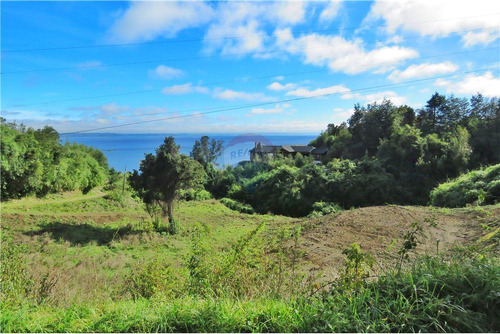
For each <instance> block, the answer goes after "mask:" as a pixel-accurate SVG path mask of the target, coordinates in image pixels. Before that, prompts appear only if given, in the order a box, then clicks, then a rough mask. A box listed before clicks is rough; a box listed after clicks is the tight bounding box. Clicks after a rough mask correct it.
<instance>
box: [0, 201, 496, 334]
mask: <svg viewBox="0 0 500 334" xmlns="http://www.w3.org/2000/svg"><path fill="white" fill-rule="evenodd" d="M435 210H441V209H435ZM446 210H451V209H446ZM481 210H484V209H481ZM176 217H177V219H178V221H179V224H180V232H179V233H178V234H177V235H175V236H170V235H168V234H167V233H164V232H158V231H154V230H152V225H151V223H150V221H149V220H148V218H147V215H146V214H145V212H144V211H143V209H142V206H141V204H140V203H139V202H137V201H134V200H133V199H132V198H130V197H128V198H127V199H126V200H125V201H124V202H121V203H118V202H116V201H113V200H112V199H110V198H107V197H106V194H104V193H102V192H97V193H91V194H87V195H81V194H69V195H68V196H67V197H64V196H63V195H57V196H56V197H54V198H47V199H23V200H19V201H13V202H9V203H4V204H2V225H1V232H2V233H1V237H2V249H1V255H2V266H1V271H2V275H1V287H2V291H1V292H2V298H1V315H0V325H1V331H2V332H158V331H161V332H330V331H337V332H400V331H403V332H412V331H424V332H425V331H426V332H449V331H453V332H489V331H496V332H498V331H500V323H499V320H498V317H497V316H496V315H497V314H498V313H499V305H500V301H499V300H500V283H499V280H500V265H499V261H498V258H497V256H496V255H495V254H494V253H485V254H479V255H478V253H477V252H469V253H467V254H465V255H464V254H462V253H455V254H454V255H453V257H451V258H444V257H436V258H424V259H422V260H420V261H418V262H416V263H415V265H414V266H409V267H408V268H407V270H406V271H403V272H402V273H401V274H397V273H396V271H395V270H394V271H392V270H391V269H387V268H386V270H387V271H388V273H386V274H384V275H382V276H380V277H377V278H376V279H375V280H371V281H370V282H365V281H363V282H362V283H361V284H358V283H359V282H357V283H356V285H355V287H354V285H351V284H350V283H349V281H345V280H344V281H337V282H336V283H334V284H331V285H327V286H326V287H325V288H324V289H319V291H318V289H317V286H315V284H314V282H313V281H311V282H308V281H300V282H299V280H297V281H294V279H295V278H300V275H297V274H296V273H295V271H294V270H295V269H296V268H297V261H298V259H299V258H298V257H297V256H298V254H299V252H294V251H292V252H290V250H293V249H292V248H290V247H291V246H292V244H293V242H292V243H291V241H293V235H294V232H293V231H295V230H294V229H295V228H296V227H297V225H302V226H304V227H306V228H314V226H308V225H307V220H304V221H302V220H297V219H292V218H289V217H281V216H271V215H250V214H242V213H239V212H236V211H233V210H230V209H228V208H227V207H226V206H224V205H222V204H221V203H220V202H217V201H214V200H208V201H199V202H197V201H192V202H180V203H179V204H178V206H177V207H176ZM261 223H265V224H264V225H261ZM303 223H304V224H303ZM495 224H496V225H492V226H489V225H488V226H486V227H487V228H489V229H490V230H491V231H490V230H488V231H490V232H489V234H487V235H486V236H485V237H484V238H486V237H487V240H486V239H485V240H486V241H484V243H487V244H491V245H492V246H494V245H495V244H497V245H498V235H497V234H496V233H495V231H497V229H498V226H497V222H496V223H495ZM259 226H263V227H262V229H260V227H259ZM287 228H288V229H289V232H290V231H292V232H293V233H291V234H287V235H284V234H283V235H282V236H281V237H280V233H282V232H283V231H284V230H283V229H287ZM257 230H259V231H260V232H258V233H257V232H255V231H257ZM200 231H202V233H201V232H200ZM197 234H200V239H196V238H195V236H196V235H197ZM285 234H286V233H285ZM252 235H253V237H252V238H250V237H249V236H252ZM484 238H483V239H484ZM203 244H204V245H205V246H207V247H205V246H203ZM492 249H494V250H498V248H495V247H492ZM287 261H288V262H287ZM228 264H229V267H228ZM290 270H291V271H290ZM225 271H226V272H227V271H229V272H230V273H229V274H227V275H224V274H223V272H225ZM294 277H295V278H294ZM221 282H222V283H221ZM290 282H292V284H290ZM294 283H297V284H294ZM299 283H300V284H299ZM299 285H300V288H298V287H299ZM314 291H316V292H315V293H313V292H314ZM139 292H140V293H139ZM138 293H139V294H138Z"/></svg>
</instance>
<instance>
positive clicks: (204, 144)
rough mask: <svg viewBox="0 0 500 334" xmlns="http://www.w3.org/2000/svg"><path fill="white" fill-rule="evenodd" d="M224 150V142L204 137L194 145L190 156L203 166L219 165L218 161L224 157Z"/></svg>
mask: <svg viewBox="0 0 500 334" xmlns="http://www.w3.org/2000/svg"><path fill="white" fill-rule="evenodd" d="M223 148H224V141H222V140H215V139H212V140H210V138H209V137H208V136H203V137H201V138H200V140H197V141H196V142H195V143H194V146H193V150H192V151H191V154H190V156H191V158H193V159H194V160H196V161H198V162H199V163H200V164H202V165H203V166H206V165H208V164H214V165H217V162H216V161H217V159H218V158H219V157H220V156H221V155H222V150H223Z"/></svg>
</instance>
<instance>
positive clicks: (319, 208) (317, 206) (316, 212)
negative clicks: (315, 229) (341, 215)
mask: <svg viewBox="0 0 500 334" xmlns="http://www.w3.org/2000/svg"><path fill="white" fill-rule="evenodd" d="M312 208H313V211H312V212H311V213H310V214H309V215H308V216H307V217H308V218H314V217H321V216H324V215H330V214H333V213H338V212H340V211H342V208H341V207H340V206H339V205H338V204H337V203H332V202H316V203H314V204H313V206H312Z"/></svg>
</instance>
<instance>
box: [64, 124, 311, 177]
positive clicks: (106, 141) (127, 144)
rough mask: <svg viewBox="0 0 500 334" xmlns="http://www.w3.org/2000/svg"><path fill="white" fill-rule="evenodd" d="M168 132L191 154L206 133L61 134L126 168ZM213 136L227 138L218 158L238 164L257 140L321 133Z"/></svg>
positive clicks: (296, 139) (297, 139) (300, 140)
mask: <svg viewBox="0 0 500 334" xmlns="http://www.w3.org/2000/svg"><path fill="white" fill-rule="evenodd" d="M166 136H173V137H174V138H175V141H176V143H177V144H178V145H180V147H181V149H180V150H181V153H184V154H187V155H189V152H191V149H192V148H193V145H194V142H195V141H196V140H199V139H200V137H201V136H203V134H116V133H79V134H72V135H61V140H62V142H63V143H64V142H65V141H69V142H76V143H79V144H85V145H87V146H93V147H96V148H98V149H100V150H102V151H103V152H104V154H106V156H107V158H108V162H109V165H110V166H111V167H114V168H115V169H117V170H120V171H123V170H124V168H127V170H132V169H138V168H139V162H140V161H141V160H142V159H143V158H144V154H145V153H154V151H155V149H156V148H157V147H158V146H160V145H161V144H162V143H163V139H164V138H165V137H166ZM208 136H209V137H210V139H216V140H223V141H224V152H223V154H222V156H221V157H220V158H219V160H218V161H217V162H218V163H219V165H220V166H222V165H235V164H237V163H238V162H240V161H243V160H250V154H249V150H250V149H252V148H253V147H254V146H255V142H262V143H263V144H264V145H285V144H290V145H297V144H305V145H307V144H308V143H309V142H310V141H311V140H312V139H314V138H316V137H317V136H318V134H242V135H238V134H212V135H211V134H208Z"/></svg>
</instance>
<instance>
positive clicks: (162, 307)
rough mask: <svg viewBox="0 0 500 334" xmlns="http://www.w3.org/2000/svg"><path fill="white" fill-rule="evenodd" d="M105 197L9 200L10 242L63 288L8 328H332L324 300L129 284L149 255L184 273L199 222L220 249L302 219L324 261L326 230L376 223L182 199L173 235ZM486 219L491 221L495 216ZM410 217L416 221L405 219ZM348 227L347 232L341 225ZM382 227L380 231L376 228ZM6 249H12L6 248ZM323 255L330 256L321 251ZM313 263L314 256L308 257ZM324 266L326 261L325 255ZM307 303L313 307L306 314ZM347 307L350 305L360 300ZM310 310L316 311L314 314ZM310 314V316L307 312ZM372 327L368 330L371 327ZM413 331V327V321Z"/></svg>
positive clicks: (9, 321)
mask: <svg viewBox="0 0 500 334" xmlns="http://www.w3.org/2000/svg"><path fill="white" fill-rule="evenodd" d="M104 195H105V194H104V193H102V192H100V191H96V192H94V193H90V194H87V195H81V194H78V193H71V194H64V195H54V196H52V197H50V198H47V199H33V198H28V199H23V200H18V201H13V202H10V203H2V226H1V228H2V240H3V241H4V242H5V240H9V241H8V242H12V243H15V244H23V245H26V246H25V247H26V249H25V253H26V254H27V256H26V258H25V259H26V261H27V262H28V265H29V267H30V268H31V270H32V274H33V275H34V276H37V275H38V276H40V277H41V276H43V275H44V274H46V273H48V272H50V275H51V277H55V278H56V279H55V282H56V283H55V285H54V287H53V288H51V289H50V293H49V294H48V295H47V297H46V299H45V300H44V302H43V303H42V304H41V305H40V306H36V307H35V308H33V307H34V306H33V304H32V303H26V304H24V305H23V306H21V307H19V308H18V307H15V308H7V309H5V308H4V310H3V312H2V325H3V326H5V327H4V328H3V329H2V331H115V332H116V331H156V330H163V331H166V330H173V331H186V330H191V331H250V330H252V331H269V330H273V331H313V330H323V331H324V330H331V328H330V327H328V326H329V325H328V324H325V323H322V326H325V327H321V328H317V329H314V328H313V327H310V326H313V325H314V326H315V325H316V324H317V322H318V321H319V320H318V319H317V318H315V317H314V314H315V313H317V312H318V310H317V309H314V307H318V308H320V309H322V308H323V307H324V306H322V305H316V306H307V305H305V306H304V305H299V304H294V303H291V302H287V301H283V300H248V301H245V300H242V301H236V300H226V299H223V300H211V299H208V300H199V299H196V298H194V299H193V298H187V299H186V298H183V299H180V300H174V301H162V300H155V299H152V300H140V301H136V302H134V301H132V300H130V297H129V296H128V297H127V294H126V291H124V288H123V286H124V282H125V279H126V276H127V274H128V273H130V270H131V267H132V266H133V265H134V264H136V263H138V262H140V261H142V260H144V259H152V258H158V259H159V260H160V261H162V262H163V263H167V264H170V265H171V266H172V267H173V268H175V270H185V265H184V259H185V255H186V254H187V251H188V248H189V243H190V241H191V235H192V233H191V232H192V229H193V226H194V225H195V224H196V223H200V224H202V225H204V226H206V229H207V230H208V231H209V233H208V236H207V238H209V243H210V244H211V245H214V246H216V247H217V248H219V249H221V248H224V247H225V246H227V245H228V244H229V243H231V242H232V241H234V240H236V239H237V238H238V237H240V236H242V235H243V234H245V233H247V232H249V231H251V230H253V229H254V228H255V227H257V226H258V225H259V224H260V223H261V222H263V221H264V222H266V228H267V229H268V230H270V229H274V228H276V227H277V226H283V225H288V224H294V223H295V224H296V223H301V224H303V225H304V226H306V228H307V229H306V230H305V233H304V237H303V242H302V246H304V244H305V246H304V247H305V248H304V250H305V251H306V252H308V253H309V254H310V256H312V255H315V254H316V253H315V252H314V251H313V250H315V249H319V250H320V251H322V252H323V254H325V256H324V257H325V258H328V256H329V255H328V254H327V252H326V251H327V250H325V248H324V247H325V245H327V246H329V247H331V248H330V249H332V252H333V250H334V252H333V253H335V254H336V253H340V249H337V248H338V247H337V246H338V245H337V246H334V244H332V243H331V241H329V239H328V238H326V239H322V240H320V241H321V242H320V243H317V240H319V238H325V235H328V234H325V232H327V233H332V232H335V229H340V232H342V231H344V232H343V233H345V234H349V233H351V234H353V233H355V232H353V231H350V228H352V227H353V226H349V224H350V223H349V222H350V221H351V220H352V221H353V222H354V223H357V224H370V220H369V218H370V217H365V216H366V212H370V208H365V209H361V210H354V211H349V212H345V213H343V214H341V215H338V216H329V217H324V218H320V219H316V220H297V219H292V218H288V217H280V216H270V215H247V214H241V213H238V212H235V211H232V210H230V209H228V208H226V207H225V206H223V205H222V204H220V203H219V202H217V201H213V200H210V201H203V202H181V203H180V204H179V205H178V206H177V208H176V216H177V218H178V220H179V222H180V226H181V231H180V233H179V234H178V235H176V236H174V237H172V236H168V235H165V234H161V233H156V232H152V231H150V229H149V226H148V225H149V224H148V223H147V215H146V214H145V213H144V211H143V210H142V207H141V205H140V204H139V203H137V202H134V201H133V200H131V199H129V200H127V201H126V203H125V206H121V205H119V204H118V203H115V202H113V201H110V200H108V199H106V198H105V197H104ZM387 208H388V209H387V210H385V209H377V210H382V212H381V216H384V217H386V219H395V220H398V219H399V218H398V217H399V216H400V215H401V214H400V212H401V211H408V210H409V212H410V214H409V215H410V217H417V216H415V215H417V214H418V211H426V210H427V211H429V212H430V213H429V212H428V213H429V214H430V215H431V216H432V217H436V215H437V218H436V219H438V220H439V219H440V218H442V217H445V216H454V215H455V216H456V215H459V216H460V215H461V214H460V212H462V211H464V210H463V209H457V210H455V209H452V210H444V211H443V210H436V209H425V208H418V209H416V208H415V209H413V208H400V207H392V208H391V207H387ZM377 210H375V211H376V212H377ZM384 210H385V211H384ZM387 211H395V214H394V215H393V216H390V217H389V216H388V214H387ZM476 211H477V212H476ZM465 212H468V214H466V215H464V219H466V220H469V221H470V222H473V221H474V220H476V222H477V225H481V224H484V218H488V217H491V216H492V215H493V221H495V220H496V222H497V223H498V216H497V215H498V206H496V207H490V208H487V210H482V209H481V210H475V209H471V210H465ZM471 212H472V214H470V213H471ZM358 215H361V218H363V219H360V217H358ZM475 217H476V218H477V217H478V218H480V219H476V218H475ZM373 218H377V217H376V216H374V217H372V219H373ZM487 221H488V222H491V219H489V220H487ZM404 223H405V225H407V224H408V222H407V221H406V220H405V222H404ZM396 224H397V222H396ZM327 226H328V228H327ZM495 226H496V225H495ZM343 227H346V228H344V229H343V230H342V228H343ZM374 228H375V229H376V226H374ZM332 229H333V230H332ZM458 231H459V230H456V231H455V230H454V231H453V232H454V233H456V232H458ZM475 231H478V230H477V229H476V230H475ZM484 231H485V232H484V233H482V234H486V233H488V232H491V230H490V231H487V230H486V229H485V230H484ZM337 232H339V231H337ZM336 236H338V235H337V234H333V236H332V238H333V240H335V239H338V238H336ZM359 236H360V237H361V235H359ZM367 236H368V237H369V234H366V235H364V237H367ZM474 236H475V237H479V234H477V233H476V232H474ZM388 240H389V239H388ZM4 244H5V243H4ZM362 246H363V245H362ZM383 247H385V246H383ZM2 251H5V250H4V249H3V248H2ZM318 254H319V255H320V256H322V255H321V253H318ZM374 255H377V254H374ZM307 262H309V261H306V262H305V263H307ZM315 264H320V265H321V261H319V262H317V263H315ZM305 267H307V265H306V266H305ZM317 269H318V268H315V270H317ZM319 269H325V268H319ZM497 269H498V267H497ZM424 276H425V275H424ZM391 286H392V285H391ZM398 289H399V288H398ZM391 293H392V292H391ZM370 298H371V297H370ZM75 305H80V306H75ZM304 307H305V308H309V307H311V308H312V309H307V310H306V309H304ZM346 307H347V308H348V309H349V308H350V307H352V305H351V306H349V305H347V306H346ZM370 307H371V306H370ZM381 307H382V306H381ZM391 307H393V306H391ZM401 307H402V306H401ZM352 311H353V312H358V311H355V310H352ZM297 312H299V313H297ZM301 312H304V315H303V316H302V315H300V314H301ZM307 312H310V314H309V315H307V314H306V313H307ZM332 312H333V313H332V314H331V315H329V316H330V317H332V319H330V320H328V321H330V322H331V323H332V324H333V323H334V322H336V321H338V324H337V325H339V326H341V325H342V324H343V325H342V326H344V325H346V326H344V327H336V330H339V331H341V330H344V331H345V330H348V331H359V330H364V329H363V328H364V327H362V326H364V325H363V321H366V320H363V321H361V322H360V323H359V326H361V327H349V326H347V324H348V323H349V321H350V320H349V319H347V318H346V316H344V317H343V318H342V317H341V316H340V313H338V312H340V311H332ZM335 312H336V313H335ZM342 312H345V310H344V311H342ZM391 312H392V311H391ZM404 312H406V311H404ZM309 316H310V318H307V317H309ZM334 318H335V319H336V320H335V319H334ZM337 318H338V319H337ZM348 320H349V321H348ZM403 320H404V319H403ZM321 321H323V322H324V321H327V320H321ZM328 321H327V322H328ZM346 321H347V322H346ZM370 321H371V320H370ZM373 321H374V322H373V325H374V326H375V324H377V326H379V327H372V330H377V329H378V330H379V331H383V330H388V327H384V326H385V325H384V321H386V320H380V319H378V320H373ZM377 321H378V322H377ZM404 321H407V320H404ZM404 321H403V322H404ZM353 326H354V323H353ZM356 326H358V325H356ZM367 326H370V324H368V325H367ZM334 328H335V327H334ZM369 328H370V327H366V330H369ZM419 328H424V329H425V327H419ZM457 328H459V329H460V327H457ZM427 329H428V330H429V329H430V328H427ZM483 329H484V328H483ZM333 330H335V329H333ZM406 330H410V331H411V330H412V329H411V328H409V327H408V328H406Z"/></svg>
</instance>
